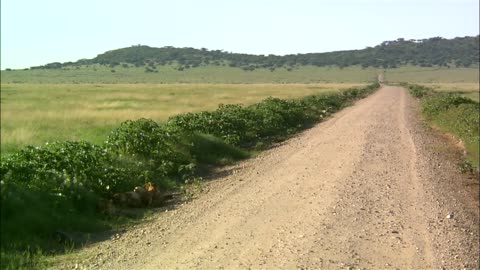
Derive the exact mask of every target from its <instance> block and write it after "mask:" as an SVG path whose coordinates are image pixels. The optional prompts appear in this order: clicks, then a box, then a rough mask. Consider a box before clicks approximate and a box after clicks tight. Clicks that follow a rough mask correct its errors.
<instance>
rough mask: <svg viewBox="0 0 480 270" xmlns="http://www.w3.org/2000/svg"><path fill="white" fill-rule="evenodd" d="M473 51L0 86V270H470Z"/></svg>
mask: <svg viewBox="0 0 480 270" xmlns="http://www.w3.org/2000/svg"><path fill="white" fill-rule="evenodd" d="M478 59H479V36H471V37H462V38H454V39H445V38H440V37H435V38H428V39H422V40H405V39H403V38H399V39H397V40H394V41H385V42H383V43H381V44H379V45H377V46H375V47H368V48H365V49H361V50H349V51H334V52H327V53H307V54H295V55H293V54H292V55H284V56H277V55H253V54H239V53H231V52H225V51H222V50H208V49H206V48H201V49H194V48H176V47H170V46H169V47H162V48H155V47H149V46H143V45H135V46H131V47H127V48H121V49H115V50H111V51H107V52H105V53H102V54H99V55H98V56H96V57H94V58H92V59H80V60H78V61H75V62H64V63H60V62H53V63H47V64H45V65H41V66H32V67H30V68H25V69H10V68H6V69H3V66H2V71H1V150H2V151H1V166H0V173H1V178H2V180H1V181H2V182H1V192H2V193H1V195H2V196H1V203H2V205H1V207H2V211H1V215H2V216H1V230H2V232H1V255H2V256H1V266H2V269H107V268H108V269H478V267H479V263H480V262H479V260H478V254H479V252H480V248H479V242H478V239H479V229H478V224H479V212H478V209H479V208H478V207H479V200H478V197H479V179H478V173H479V151H478V149H479V130H478V128H479V115H478V108H479V103H478V102H479V62H478Z"/></svg>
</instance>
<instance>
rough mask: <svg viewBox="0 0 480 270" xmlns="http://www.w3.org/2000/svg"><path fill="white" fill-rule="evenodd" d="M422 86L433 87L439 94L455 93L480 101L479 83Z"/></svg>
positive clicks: (428, 84)
mask: <svg viewBox="0 0 480 270" xmlns="http://www.w3.org/2000/svg"><path fill="white" fill-rule="evenodd" d="M422 85H424V86H427V87H431V88H432V89H434V90H435V91H438V92H454V93H459V94H461V95H462V96H465V97H468V98H471V99H473V100H475V101H477V102H478V101H480V97H479V95H480V84H479V83H422Z"/></svg>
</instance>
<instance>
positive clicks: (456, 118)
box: [409, 85, 480, 168]
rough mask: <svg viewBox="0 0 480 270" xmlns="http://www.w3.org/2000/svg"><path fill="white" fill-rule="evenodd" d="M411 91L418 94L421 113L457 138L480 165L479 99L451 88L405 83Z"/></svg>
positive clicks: (470, 158)
mask: <svg viewBox="0 0 480 270" xmlns="http://www.w3.org/2000/svg"><path fill="white" fill-rule="evenodd" d="M409 89H410V92H411V93H412V95H414V96H416V97H419V98H421V108H422V113H423V115H424V116H425V117H426V119H427V120H428V121H429V122H430V123H431V124H432V125H435V126H437V127H439V128H440V129H441V130H443V131H446V132H450V133H452V134H454V135H455V136H457V137H458V138H460V139H461V140H462V141H463V143H464V145H465V148H466V150H467V159H468V160H469V161H470V162H472V163H473V164H474V165H475V166H476V167H477V168H479V167H480V153H479V147H480V146H479V141H480V134H479V125H480V120H479V119H480V116H479V114H478V112H479V109H480V107H479V103H478V101H475V100H473V99H470V98H468V97H465V96H462V95H460V94H458V93H455V92H447V91H442V92H435V91H434V90H433V89H432V88H428V87H424V86H419V85H409Z"/></svg>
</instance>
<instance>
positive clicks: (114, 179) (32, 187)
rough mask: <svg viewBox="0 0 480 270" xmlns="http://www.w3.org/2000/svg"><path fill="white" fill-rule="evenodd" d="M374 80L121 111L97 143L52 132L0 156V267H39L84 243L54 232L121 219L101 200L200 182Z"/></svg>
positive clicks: (361, 93) (363, 91) (362, 92)
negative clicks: (192, 107)
mask: <svg viewBox="0 0 480 270" xmlns="http://www.w3.org/2000/svg"><path fill="white" fill-rule="evenodd" d="M378 87H379V85H378V84H372V85H369V86H366V87H362V88H351V89H347V90H343V91H340V92H337V93H329V94H320V95H311V96H307V97H304V98H299V99H279V98H267V99H265V100H263V101H262V102H259V103H255V104H251V105H248V106H242V105H220V106H219V107H218V108H217V109H216V110H214V111H202V112H194V113H185V114H179V115H176V116H172V117H170V118H169V119H168V120H167V121H166V122H165V123H158V122H155V121H153V120H151V119H145V118H141V119H138V120H128V121H125V122H123V123H122V124H120V126H118V127H116V128H114V129H113V130H112V131H111V133H110V134H109V135H108V137H107V138H105V140H104V142H103V143H101V144H93V143H89V142H85V141H58V142H52V143H49V144H47V145H43V146H27V147H25V148H23V149H21V150H20V151H18V152H15V153H13V154H11V155H8V156H6V157H2V160H1V164H0V176H1V179H2V181H1V207H2V209H1V220H0V221H1V229H2V233H1V253H2V256H1V264H2V268H4V269H33V268H42V267H45V263H46V261H47V260H46V259H45V258H46V257H45V255H49V254H55V253H59V252H60V253H62V252H65V250H67V251H68V250H71V249H72V248H73V247H75V246H78V245H79V244H80V243H81V242H84V241H78V242H76V241H65V240H64V239H62V237H61V236H62V234H63V233H61V234H60V235H59V234H58V232H59V231H61V232H69V233H71V234H74V233H75V234H78V233H80V232H81V233H82V234H81V236H79V238H85V237H86V238H88V233H93V232H98V231H102V230H106V229H108V228H112V226H118V224H121V223H122V222H125V220H126V218H125V217H123V216H117V215H111V214H108V213H106V212H105V213H101V212H100V211H99V209H98V208H97V206H98V202H99V201H101V200H102V199H111V198H112V197H113V195H114V194H116V193H119V192H125V191H131V190H132V189H133V188H134V187H135V186H139V185H142V184H144V183H146V182H152V183H155V184H156V185H158V186H159V187H160V188H161V189H162V190H172V189H179V188H180V187H181V186H182V185H183V184H184V183H186V182H195V181H199V178H198V174H197V173H198V171H199V170H200V169H205V168H208V167H211V166H215V165H224V164H229V163H231V162H233V161H235V160H238V159H242V158H246V157H248V156H249V152H250V151H252V150H261V149H264V148H265V147H268V146H270V145H272V144H273V143H275V142H278V141H281V140H284V139H285V138H288V137H289V136H291V135H292V134H295V133H296V132H299V131H301V130H303V129H305V128H308V127H309V126H311V125H313V124H314V123H315V122H318V121H321V120H322V119H324V118H325V117H327V116H328V115H330V114H331V113H333V112H335V111H338V110H340V109H342V108H343V107H345V106H348V105H349V104H351V103H352V102H353V101H355V100H357V99H359V98H362V97H365V96H366V95H368V94H370V93H372V92H373V91H375V90H376V89H377V88H378ZM127 220H128V219H127ZM56 236H57V238H58V236H60V238H59V239H55V237H56ZM57 240H59V241H57Z"/></svg>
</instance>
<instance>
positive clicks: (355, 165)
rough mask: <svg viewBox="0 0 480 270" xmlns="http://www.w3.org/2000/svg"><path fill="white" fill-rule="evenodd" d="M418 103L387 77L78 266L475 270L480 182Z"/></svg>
mask: <svg viewBox="0 0 480 270" xmlns="http://www.w3.org/2000/svg"><path fill="white" fill-rule="evenodd" d="M417 107H418V106H417V104H416V101H415V100H414V99H413V98H411V97H410V96H409V95H408V94H407V92H406V90H405V89H403V88H400V87H391V86H384V87H382V88H381V89H380V90H379V91H377V92H376V93H375V94H373V95H371V96H370V97H368V98H366V99H364V100H361V101H359V102H357V103H356V104H355V105H354V106H352V107H349V108H346V109H344V110H343V111H341V112H339V113H337V114H335V115H334V116H333V117H331V118H330V119H329V120H327V121H325V122H323V123H320V124H318V125H316V126H315V127H313V128H311V129H309V130H307V131H305V132H303V133H301V134H300V135H298V136H296V137H294V138H291V139H289V140H288V141H286V142H284V143H282V144H281V145H279V146H278V147H275V148H273V149H271V150H268V151H265V152H264V153H261V154H260V155H259V156H258V157H256V158H254V159H250V160H247V161H244V162H241V163H239V164H237V165H235V166H232V167H228V168H223V169H222V171H221V172H219V175H223V176H218V177H217V178H216V179H214V180H213V181H210V182H209V183H208V184H206V186H205V192H204V193H202V194H200V196H199V197H198V198H197V199H195V200H193V201H192V202H189V203H188V204H182V205H179V206H177V207H176V209H174V210H170V211H168V212H162V213H159V214H156V215H155V216H154V218H152V220H150V221H148V222H146V223H145V224H142V225H138V226H136V227H135V228H131V229H130V230H128V231H127V232H125V233H124V234H122V235H121V236H120V238H118V239H116V240H108V241H104V242H101V243H97V244H95V245H93V246H91V247H89V248H87V249H86V250H84V251H83V252H86V253H87V254H89V255H88V256H87V257H88V258H89V259H88V260H87V261H84V262H82V263H81V265H80V266H79V267H78V268H82V266H85V267H87V268H88V269H443V268H444V269H464V268H466V269H476V268H477V267H478V255H479V229H478V224H479V213H478V205H479V204H478V199H477V198H478V180H477V179H475V178H473V177H471V176H468V175H462V174H460V173H458V172H457V170H456V167H455V162H454V161H452V160H454V158H452V159H450V158H444V155H445V154H444V153H445V149H447V152H452V151H450V150H449V149H451V146H449V144H448V143H447V142H445V140H443V139H442V138H441V137H439V136H436V135H435V134H433V132H432V131H431V130H429V128H427V127H425V126H424V125H423V124H422V122H421V121H420V120H418V116H417ZM442 149H443V150H442ZM452 149H453V148H452ZM453 152H455V151H453ZM69 269H71V268H69Z"/></svg>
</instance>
